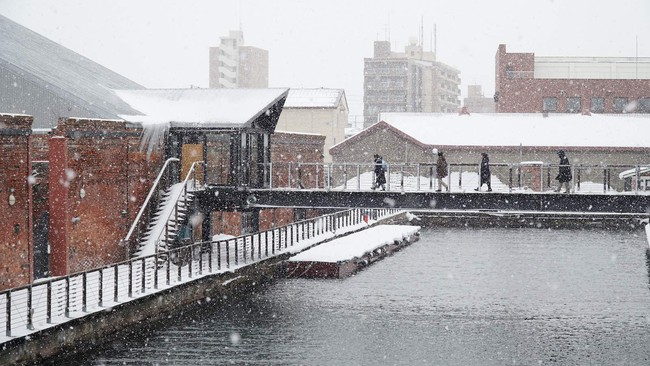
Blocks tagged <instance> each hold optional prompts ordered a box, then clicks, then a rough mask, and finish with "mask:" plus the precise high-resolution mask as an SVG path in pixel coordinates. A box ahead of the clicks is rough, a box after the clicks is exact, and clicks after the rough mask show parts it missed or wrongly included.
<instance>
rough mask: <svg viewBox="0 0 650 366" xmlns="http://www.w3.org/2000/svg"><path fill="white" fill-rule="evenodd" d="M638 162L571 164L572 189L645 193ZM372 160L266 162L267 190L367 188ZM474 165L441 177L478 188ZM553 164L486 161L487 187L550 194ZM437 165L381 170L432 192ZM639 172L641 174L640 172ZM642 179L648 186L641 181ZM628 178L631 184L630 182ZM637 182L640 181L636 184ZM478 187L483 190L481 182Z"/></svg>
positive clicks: (403, 184) (401, 183)
mask: <svg viewBox="0 0 650 366" xmlns="http://www.w3.org/2000/svg"><path fill="white" fill-rule="evenodd" d="M647 166H648V164H641V165H613V164H612V165H587V164H573V165H570V167H571V171H572V175H573V180H572V184H573V188H572V191H573V192H575V193H579V192H585V193H599V192H600V193H607V194H612V193H617V192H618V193H620V192H628V193H631V192H633V193H635V194H636V193H639V192H644V191H649V192H650V174H648V173H647V172H646V171H645V170H643V169H644V168H645V167H647ZM374 167H375V165H374V163H372V162H371V163H329V164H319V163H297V162H280V163H278V162H276V163H271V164H268V166H267V168H268V171H269V172H270V177H271V179H270V181H269V184H268V186H267V187H266V188H280V189H286V188H289V189H333V190H370V189H371V188H372V185H373V182H374V180H375V175H374ZM479 167H480V165H479V164H478V163H463V164H458V163H448V173H449V174H448V175H447V177H445V178H444V183H446V184H447V186H448V187H449V189H450V191H452V192H464V191H472V190H473V189H475V188H477V187H478V183H479V177H480V171H479ZM559 167H560V165H558V164H547V163H543V162H518V163H493V164H490V170H491V175H492V179H491V180H492V181H491V183H492V189H493V190H494V191H501V192H550V191H553V189H554V188H555V187H557V185H558V182H557V180H555V177H556V176H557V174H558V169H559ZM436 169H437V166H436V164H435V163H434V162H432V163H390V162H389V164H388V171H387V172H386V190H389V191H416V192H417V191H434V190H437V189H438V178H437V174H436ZM629 170H632V171H633V172H637V173H636V174H635V175H634V174H633V175H632V177H629V178H628V181H625V180H624V179H620V178H619V175H620V174H622V173H623V172H625V171H629ZM639 172H640V173H639ZM646 180H647V184H645V182H646ZM630 181H633V183H634V184H631V183H630ZM636 182H640V183H638V184H636ZM483 189H486V187H485V185H484V186H483Z"/></svg>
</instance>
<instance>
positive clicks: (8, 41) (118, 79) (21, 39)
mask: <svg viewBox="0 0 650 366" xmlns="http://www.w3.org/2000/svg"><path fill="white" fill-rule="evenodd" d="M116 52H120V50H116ZM0 69H7V70H8V71H9V75H11V74H15V75H19V76H20V78H19V79H17V80H18V82H21V81H20V80H21V78H24V82H27V83H29V84H30V87H33V86H34V85H35V86H37V87H39V88H41V89H42V90H44V91H46V93H47V94H48V95H49V94H53V95H55V96H56V97H57V98H61V99H63V100H66V103H68V104H74V105H76V106H79V107H81V108H83V109H85V110H87V111H89V112H91V113H89V115H88V116H87V117H89V116H93V117H102V118H116V117H117V114H118V113H131V112H133V111H131V110H130V109H129V107H128V106H127V105H126V104H125V103H123V102H122V101H121V100H120V99H119V98H116V97H115V95H114V94H113V93H111V91H110V89H142V88H144V87H143V86H142V85H140V84H138V83H136V82H134V81H131V80H129V79H127V78H125V77H124V76H121V75H119V74H117V73H115V72H113V71H111V70H109V69H107V68H105V67H103V66H101V65H99V64H98V63H96V62H93V61H91V60H89V59H87V58H86V57H84V56H82V55H80V54H78V53H76V52H73V51H71V50H69V49H67V48H65V47H63V46H61V45H60V44H58V43H55V42H53V41H51V40H49V39H47V38H45V37H43V36H41V35H39V34H37V33H35V32H33V31H31V30H29V29H27V28H25V27H23V26H21V25H20V24H18V23H16V22H14V21H12V20H10V19H9V18H6V17H4V16H2V15H0ZM15 86H21V87H22V88H26V87H27V85H24V86H22V85H18V84H16V85H15ZM16 90H23V89H18V88H16ZM7 92H10V93H13V91H12V90H10V89H7ZM10 95H11V94H10ZM8 100H12V99H11V98H9V99H8ZM5 104H6V103H5ZM5 104H3V98H0V107H2V109H4V108H7V109H5V111H9V112H11V111H14V110H15V109H18V110H22V109H25V107H24V106H20V105H19V106H18V107H17V108H13V107H12V106H11V105H5ZM41 104H43V105H44V107H43V109H45V108H46V107H47V109H48V110H47V111H45V112H43V113H46V114H50V113H51V112H50V111H49V107H50V106H49V105H48V104H47V103H41ZM28 105H29V104H28ZM28 113H30V114H32V115H35V114H38V113H37V112H36V111H33V110H31V111H28ZM41 122H42V123H41V125H45V123H44V122H43V121H41Z"/></svg>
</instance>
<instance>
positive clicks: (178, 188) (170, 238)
mask: <svg viewBox="0 0 650 366" xmlns="http://www.w3.org/2000/svg"><path fill="white" fill-rule="evenodd" d="M193 200H194V195H193V194H192V193H190V192H188V191H187V190H183V183H176V184H174V185H172V186H171V187H170V188H168V189H167V190H165V191H164V192H163V193H162V194H161V199H160V202H159V204H158V207H157V209H156V212H155V213H154V215H153V216H152V217H151V221H150V222H149V226H148V227H147V229H146V230H145V232H144V234H143V236H142V237H141V238H140V240H139V241H138V246H137V249H136V251H135V253H134V257H144V256H148V255H153V254H156V253H162V252H166V251H167V250H169V249H171V248H172V244H173V243H174V241H175V240H177V239H178V236H179V230H180V229H181V228H182V227H183V225H184V224H186V223H187V222H188V219H189V218H188V211H189V207H190V204H191V203H192V201H193ZM177 246H178V245H177ZM162 259H163V260H164V258H162Z"/></svg>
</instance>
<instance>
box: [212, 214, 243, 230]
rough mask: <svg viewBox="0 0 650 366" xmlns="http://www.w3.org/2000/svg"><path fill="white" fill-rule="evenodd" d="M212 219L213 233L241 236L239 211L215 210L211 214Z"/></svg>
mask: <svg viewBox="0 0 650 366" xmlns="http://www.w3.org/2000/svg"><path fill="white" fill-rule="evenodd" d="M210 219H211V220H212V222H211V225H212V235H216V234H227V235H233V236H239V235H240V234H241V213H240V212H238V211H234V212H226V211H215V212H213V213H212V215H210Z"/></svg>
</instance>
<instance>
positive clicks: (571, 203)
mask: <svg viewBox="0 0 650 366" xmlns="http://www.w3.org/2000/svg"><path fill="white" fill-rule="evenodd" d="M197 198H198V200H199V201H200V204H201V206H202V207H203V208H205V209H228V208H246V207H248V208H250V207H313V208H343V207H345V208H348V207H362V208H400V209H412V210H423V209H425V210H432V209H433V210H460V211H518V212H520V211H528V212H547V213H549V212H559V213H562V212H574V213H583V214H585V215H588V214H592V213H625V214H635V215H639V216H643V217H648V216H650V214H649V213H650V196H649V195H644V194H634V193H629V194H628V193H618V194H612V193H608V194H603V193H600V194H596V193H580V194H565V193H508V192H460V193H438V192H426V191H421V192H395V191H386V192H384V191H341V190H314V189H310V190H297V189H252V190H244V189H237V188H233V187H217V186H211V187H208V188H207V189H206V190H205V191H202V192H199V193H198V197H197Z"/></svg>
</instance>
